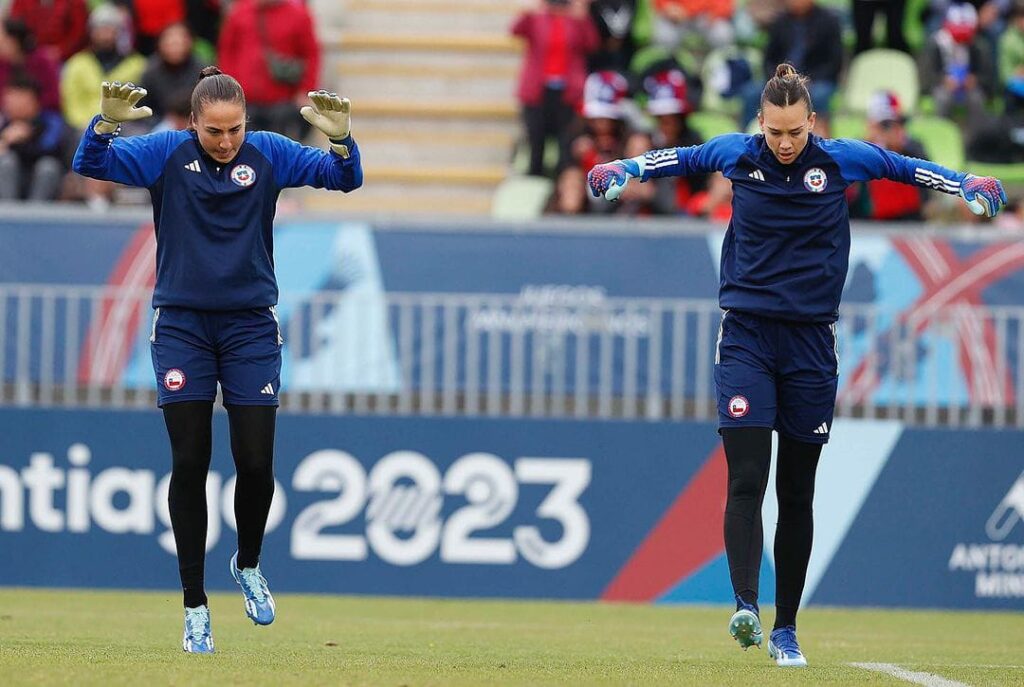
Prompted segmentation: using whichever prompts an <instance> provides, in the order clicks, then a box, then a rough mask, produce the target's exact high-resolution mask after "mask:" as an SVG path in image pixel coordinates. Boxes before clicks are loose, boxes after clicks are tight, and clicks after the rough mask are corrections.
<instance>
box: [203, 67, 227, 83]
mask: <svg viewBox="0 0 1024 687" xmlns="http://www.w3.org/2000/svg"><path fill="white" fill-rule="evenodd" d="M223 73H224V72H222V71H221V70H220V69H218V68H217V67H214V66H212V65H211V66H209V67H203V70H202V71H201V72H199V80H200V81H202V80H203V79H205V78H206V77H208V76H217V75H218V74H223Z"/></svg>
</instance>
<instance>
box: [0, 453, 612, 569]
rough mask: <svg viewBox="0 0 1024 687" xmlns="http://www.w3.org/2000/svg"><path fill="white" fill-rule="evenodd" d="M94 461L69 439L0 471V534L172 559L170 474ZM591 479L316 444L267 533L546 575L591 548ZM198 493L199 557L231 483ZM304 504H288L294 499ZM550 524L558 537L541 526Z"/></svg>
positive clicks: (330, 555)
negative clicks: (131, 543) (134, 540)
mask: <svg viewBox="0 0 1024 687" xmlns="http://www.w3.org/2000/svg"><path fill="white" fill-rule="evenodd" d="M92 458H93V452H92V449H91V448H90V447H89V446H88V445H86V444H84V443H75V444H73V445H71V447H70V448H69V449H68V451H67V463H68V465H67V466H64V465H62V464H61V462H60V461H59V460H57V459H56V457H55V456H54V454H52V453H46V452H42V451H39V452H34V453H33V454H32V455H31V458H30V461H29V465H28V466H27V467H25V468H24V469H22V470H21V471H20V472H15V471H14V470H13V469H11V468H9V467H7V466H5V465H0V487H3V488H2V489H0V495H2V496H3V497H4V498H3V501H2V505H3V506H4V507H3V508H2V509H0V533H4V532H23V531H25V530H26V529H28V530H36V531H40V532H73V533H79V534H82V533H88V532H90V531H97V530H98V531H102V532H107V533H111V534H141V535H153V534H156V535H157V542H158V543H159V545H160V546H161V547H162V548H163V549H164V550H165V551H166V552H167V553H169V554H174V553H175V551H176V548H175V543H174V538H173V535H172V533H171V528H170V524H171V521H170V515H169V513H168V508H167V493H168V489H169V487H170V474H169V473H168V474H165V475H163V476H161V475H159V474H158V473H156V472H154V471H152V470H145V469H129V468H127V467H123V466H120V465H115V466H112V467H107V468H105V469H101V470H97V471H94V470H92V469H91V468H90V462H91V461H92ZM591 476H592V470H591V462H590V460H588V459H586V458H561V457H517V458H515V459H513V460H506V459H504V458H501V457H499V456H497V455H495V454H492V453H485V452H473V453H468V454H465V455H463V456H461V457H459V458H458V459H456V460H455V461H454V462H453V463H451V464H450V465H448V466H447V467H445V468H442V467H439V466H438V464H437V463H435V462H434V461H433V460H431V459H430V458H428V457H427V456H426V455H424V454H422V453H419V452H418V451H411V450H399V451H393V452H391V453H389V454H387V455H385V456H383V457H382V458H380V459H379V460H377V461H375V462H372V463H370V464H367V463H364V462H362V461H360V460H358V459H357V458H355V457H354V456H353V455H351V454H350V453H348V452H346V451H342V450H339V449H334V448H325V449H321V450H317V451H314V452H312V453H310V454H309V455H306V456H305V457H303V458H302V459H301V460H300V461H299V463H298V465H297V466H296V467H295V470H294V472H293V473H292V475H291V483H290V487H291V488H290V489H286V488H285V487H284V485H282V484H281V483H275V491H274V500H273V503H272V505H271V509H270V514H269V518H268V521H267V525H266V531H267V532H268V533H270V532H273V531H274V530H275V529H277V528H278V527H280V526H285V527H288V528H289V529H290V531H289V533H288V537H289V541H290V552H291V556H292V558H294V559H297V560H319V561H367V560H369V559H371V558H376V559H380V560H382V561H384V562H385V563H387V564H390V565H394V566H410V565H416V564H419V563H422V562H424V561H426V560H427V559H429V558H432V557H434V556H437V557H438V558H439V560H440V562H442V563H446V564H466V563H472V564H481V565H513V564H515V563H516V562H517V561H520V560H521V561H524V562H526V563H528V564H531V565H532V566H534V567H537V568H541V569H546V570H555V569H560V568H565V567H567V566H570V565H572V564H573V563H575V562H576V561H577V560H578V559H579V558H580V557H581V556H582V555H583V553H584V552H585V551H586V550H587V547H588V546H589V544H590V537H591V529H590V515H589V513H588V512H587V510H586V508H585V507H584V505H583V504H582V503H581V501H580V498H581V496H582V495H583V494H584V492H585V491H586V490H587V488H588V486H589V485H590V482H591ZM206 487H207V488H206V491H207V506H208V509H209V523H210V524H209V531H208V534H207V541H206V548H207V551H209V550H210V549H212V548H213V547H214V546H215V545H216V544H217V541H218V539H219V537H220V536H221V533H222V532H223V531H224V529H225V527H226V528H230V529H236V523H235V518H234V509H233V507H232V504H233V503H234V489H235V478H234V477H230V478H227V479H225V478H223V477H222V476H221V475H220V474H218V473H217V472H211V473H210V475H209V477H208V479H207V484H206ZM527 492H528V493H527ZM521 494H524V495H525V498H523V499H522V500H523V501H524V502H526V503H529V504H531V505H530V506H529V507H528V508H527V509H518V508H517V507H518V506H519V503H520V500H521V498H520V497H521ZM302 495H305V496H307V498H305V499H301V498H300V496H302ZM61 497H63V498H61ZM309 497H312V500H311V501H310V498H309ZM303 500H304V501H305V503H303V504H301V505H300V506H298V507H297V506H296V504H295V501H303ZM446 502H447V503H448V505H449V506H450V507H449V508H447V509H445V508H444V506H445V503H446ZM26 505H28V507H27V508H26V507H25V506H26ZM552 523H556V524H557V528H556V529H557V531H558V534H557V535H556V536H551V534H550V532H549V531H548V528H549V527H550V525H551V524H552ZM160 524H163V526H164V530H163V531H162V532H158V530H159V525H160ZM339 528H343V529H346V530H347V531H345V532H344V533H339V532H337V530H338V529H339ZM494 529H503V530H504V536H495V533H494V532H493V531H492V532H491V533H489V534H486V535H484V534H481V532H483V531H486V530H494ZM326 530H330V531H326Z"/></svg>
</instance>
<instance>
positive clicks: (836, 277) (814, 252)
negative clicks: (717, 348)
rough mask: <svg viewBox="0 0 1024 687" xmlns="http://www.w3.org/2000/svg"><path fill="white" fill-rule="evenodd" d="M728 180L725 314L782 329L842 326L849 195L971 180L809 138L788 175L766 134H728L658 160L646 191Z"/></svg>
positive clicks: (947, 186)
mask: <svg viewBox="0 0 1024 687" xmlns="http://www.w3.org/2000/svg"><path fill="white" fill-rule="evenodd" d="M715 171H719V172H722V173H723V174H724V175H725V176H726V177H727V178H728V179H729V180H730V181H732V190H733V200H732V221H730V223H729V228H728V230H727V231H726V234H725V243H724V244H723V246H722V265H721V287H720V290H719V304H720V305H721V307H722V308H723V309H726V310H741V311H745V312H750V313H754V314H757V315H762V316H765V317H772V318H776V319H783V320H795V321H803V322H834V321H835V320H836V319H837V318H838V317H839V299H840V297H841V296H842V292H843V284H844V283H845V281H846V273H847V270H848V268H849V262H850V216H849V212H848V208H847V202H846V188H847V187H848V186H849V185H850V184H853V183H856V182H859V181H867V180H869V179H893V180H895V181H901V182H903V183H906V184H914V185H917V186H923V187H926V188H931V189H935V190H938V191H943V192H945V193H950V194H956V193H959V192H960V183H961V182H962V181H963V179H964V177H965V176H966V174H962V173H960V172H955V171H953V170H950V169H947V168H945V167H942V166H941V165H937V164H935V163H934V162H929V161H927V160H918V159H916V158H910V157H905V156H903V155H899V154H898V153H893V152H891V151H888V150H883V149H882V148H879V147H878V146H876V145H874V144H871V143H866V142H864V141H856V140H850V139H823V138H820V137H818V136H815V135H813V134H812V135H811V136H810V138H809V140H808V142H807V146H806V147H805V148H804V149H803V151H802V152H801V153H800V155H798V156H797V158H796V159H795V160H794V161H793V162H791V163H790V164H788V165H784V164H782V163H781V162H779V161H778V160H777V159H776V158H775V155H774V154H773V153H772V152H771V150H770V149H769V148H768V146H767V145H766V144H765V140H764V136H763V135H761V134H758V135H755V136H750V135H746V134H726V135H724V136H716V137H715V138H712V139H711V140H710V141H708V142H706V143H704V144H702V145H698V146H691V147H688V148H666V149H664V150H652V151H650V152H648V153H647V154H646V155H645V156H644V170H643V174H642V176H641V180H642V181H647V180H648V179H651V178H655V177H663V176H687V175H691V174H708V173H710V172H715Z"/></svg>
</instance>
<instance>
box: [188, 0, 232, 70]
mask: <svg viewBox="0 0 1024 687" xmlns="http://www.w3.org/2000/svg"><path fill="white" fill-rule="evenodd" d="M228 4H229V0H185V23H186V24H187V25H188V28H189V30H190V31H192V35H193V36H195V38H196V43H197V49H201V50H202V52H200V55H202V56H203V57H204V58H206V59H210V58H211V57H212V55H213V53H214V52H215V48H214V46H216V45H217V39H218V38H219V37H220V19H221V10H222V9H226V8H227V6H228ZM206 50H209V53H207V52H205V51H206Z"/></svg>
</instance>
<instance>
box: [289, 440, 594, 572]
mask: <svg viewBox="0 0 1024 687" xmlns="http://www.w3.org/2000/svg"><path fill="white" fill-rule="evenodd" d="M590 476H591V466H590V461H588V460H584V459H573V458H519V459H517V460H516V461H515V463H514V466H513V467H510V466H509V465H508V463H506V462H505V461H503V460H502V459H501V458H498V457H497V456H495V455H493V454H489V453H471V454H468V455H465V456H462V457H461V458H459V459H458V460H456V461H455V462H454V463H452V465H451V466H450V467H449V468H448V470H447V471H446V472H445V474H444V476H443V477H442V475H441V473H440V472H439V471H438V469H437V467H436V466H435V465H434V463H433V462H431V461H430V460H429V459H428V458H427V457H425V456H424V455H422V454H420V453H417V452H415V451H396V452H394V453H390V454H388V455H386V456H384V457H383V458H382V459H381V460H380V461H378V462H377V464H376V465H374V466H373V468H372V469H371V470H370V473H369V475H367V474H366V471H365V470H364V469H363V466H362V464H361V463H360V462H359V461H358V460H356V459H355V458H353V457H352V456H351V455H349V454H348V453H346V452H344V451H339V450H335V449H326V450H322V451H317V452H315V453H312V454H310V455H309V456H307V457H306V458H305V459H303V460H302V462H301V463H300V464H299V466H298V467H297V468H296V470H295V474H294V478H293V480H292V487H293V489H294V490H295V491H320V492H338V495H337V497H336V498H333V499H331V500H327V501H318V502H316V503H313V504H311V505H309V506H307V507H306V508H304V509H303V510H302V511H301V512H300V513H299V514H298V516H296V519H295V524H294V526H293V527H292V538H291V553H292V556H293V557H295V558H301V559H315V560H353V561H355V560H364V559H366V558H367V556H368V549H369V548H372V549H373V552H374V553H375V554H376V555H377V556H378V557H380V558H381V559H382V560H384V561H387V562H389V563H392V564H394V565H415V564H417V563H421V562H422V561H424V560H426V559H427V558H429V557H430V556H432V555H433V554H434V552H435V551H437V550H438V548H439V547H440V558H441V560H442V561H444V562H446V563H478V564H497V565H502V564H506V565H507V564H511V563H514V562H515V561H516V557H517V556H518V555H521V556H522V557H523V558H524V559H525V560H527V561H529V562H530V563H532V564H533V565H536V566H538V567H541V568H548V569H554V568H562V567H565V566H567V565H569V564H571V563H572V562H574V561H575V560H576V559H577V558H579V557H580V555H581V554H582V553H583V552H584V551H585V550H586V548H587V544H588V542H589V541H590V519H589V518H588V516H587V513H586V511H585V510H584V509H583V507H582V506H581V505H580V503H579V497H580V494H582V493H583V491H584V490H585V489H586V488H587V485H588V484H589V483H590ZM520 484H531V485H551V489H550V491H549V492H548V494H547V496H546V497H545V498H544V500H543V501H542V502H541V503H540V505H539V506H538V508H537V510H536V513H535V515H536V516H537V518H540V519H549V520H553V521H555V522H556V523H558V525H560V526H561V530H562V533H561V536H560V537H559V538H558V539H557V540H555V541H548V540H546V539H545V538H544V537H543V536H542V535H541V532H540V530H539V528H538V527H537V525H535V524H522V525H518V526H516V527H515V528H514V529H513V533H512V537H511V538H500V537H484V536H476V537H474V536H473V534H474V533H475V532H478V531H481V530H487V529H491V528H494V527H497V526H499V525H501V524H502V523H504V522H505V521H506V520H507V519H508V517H509V516H510V515H511V514H512V512H513V511H514V510H515V507H516V503H517V502H518V499H519V486H520ZM445 495H451V496H458V495H462V496H464V497H465V499H466V501H467V503H466V505H464V506H462V507H461V508H458V509H457V510H455V511H454V512H453V513H452V514H451V515H450V516H449V517H448V518H447V520H446V521H442V519H441V513H442V510H443V503H444V496H445ZM364 508H366V534H365V535H363V534H328V533H325V532H324V530H325V529H327V528H331V527H337V526H339V525H342V524H345V523H348V522H351V521H352V520H353V519H355V518H356V517H357V516H358V515H359V513H360V512H361V511H362V510H363V509H364Z"/></svg>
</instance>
